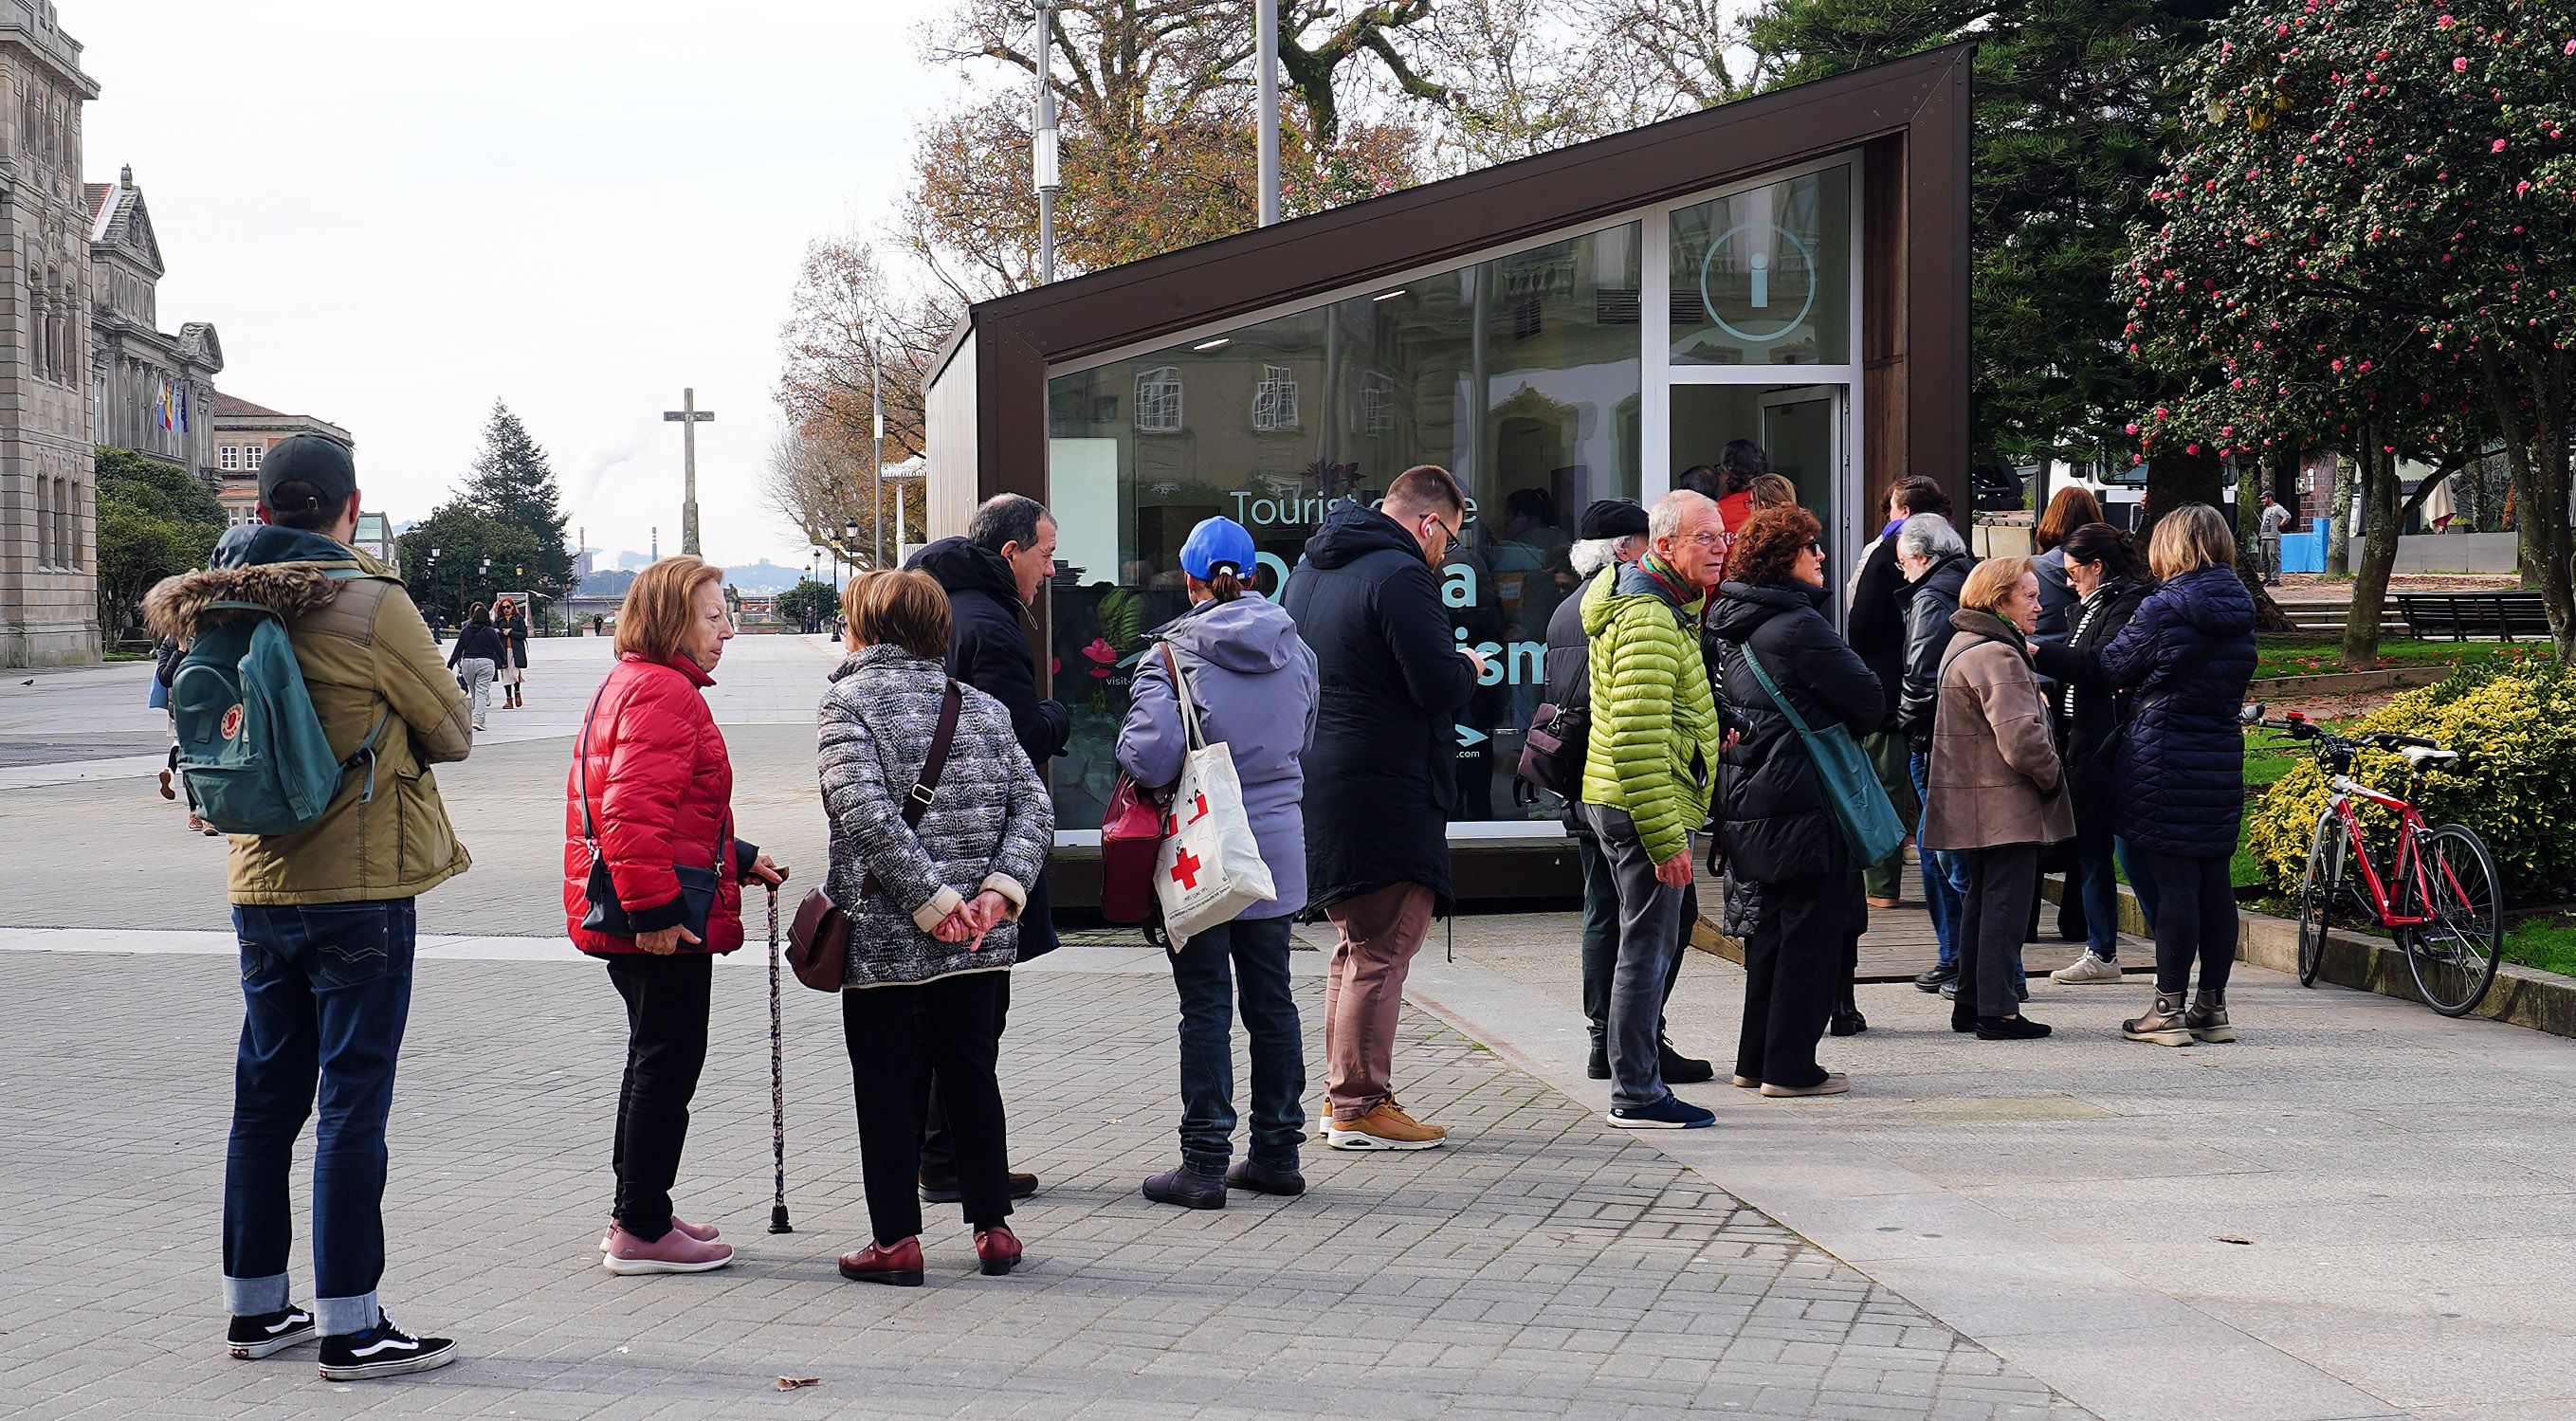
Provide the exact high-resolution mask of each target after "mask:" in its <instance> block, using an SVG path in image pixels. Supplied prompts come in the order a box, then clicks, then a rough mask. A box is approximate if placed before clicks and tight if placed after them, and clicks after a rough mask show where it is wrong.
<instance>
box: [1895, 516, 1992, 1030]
mask: <svg viewBox="0 0 2576 1421" xmlns="http://www.w3.org/2000/svg"><path fill="white" fill-rule="evenodd" d="M1896 565H1897V568H1898V569H1899V570H1900V571H1902V572H1903V573H1904V574H1905V581H1906V587H1905V589H1904V597H1905V671H1904V677H1903V684H1902V685H1901V686H1900V687H1899V688H1898V706H1897V712H1896V724H1897V729H1899V730H1900V731H1902V732H1904V735H1905V745H1906V752H1907V762H1906V763H1907V769H1908V770H1909V771H1910V772H1911V773H1912V775H1913V777H1914V799H1915V802H1916V803H1918V804H1924V803H1926V796H1927V789H1926V783H1925V776H1926V774H1927V773H1928V772H1929V771H1930V769H1931V765H1932V724H1933V720H1934V718H1935V716H1936V713H1937V712H1938V711H1939V709H1940V705H1941V655H1942V653H1943V652H1946V651H1948V650H1949V649H1950V638H1951V636H1952V635H1953V633H1954V632H1955V631H1956V630H1957V629H1956V628H1955V627H1954V626H1953V625H1952V624H1951V620H1950V616H1951V614H1952V613H1954V612H1956V611H1958V610H1959V589H1961V588H1962V587H1964V586H1966V585H1967V581H1968V569H1969V568H1970V567H1972V566H1974V565H1975V564H1974V562H1973V561H1972V560H1971V559H1970V558H1969V557H1968V545H1967V543H1966V542H1965V541H1964V540H1963V539H1961V538H1960V537H1959V530H1958V528H1957V527H1956V526H1955V525H1953V524H1952V523H1951V521H1950V519H1949V516H1948V515H1947V514H1932V513H1917V514H1915V515H1913V516H1912V517H1910V518H1907V519H1906V520H1905V522H1904V524H1903V526H1901V527H1899V528H1898V529H1897V530H1896ZM1929 813H1930V810H1929V808H1928V807H1927V808H1926V810H1925V814H1926V815H1927V817H1928V815H1929ZM1914 837H1915V848H1916V851H1917V852H1918V853H1919V854H1920V855H1921V856H1922V859H1923V902H1924V905H1925V907H1927V908H1928V909H1929V910H1930V911H1931V915H1932V933H1933V936H1934V938H1935V939H1937V941H1938V942H1939V955H1938V956H1937V957H1936V958H1935V959H1934V960H1933V963H1932V965H1931V966H1930V967H1929V968H1927V969H1925V970H1924V971H1923V972H1921V973H1919V974H1917V975H1916V976H1915V978H1914V985H1915V986H1917V987H1919V988H1921V989H1922V990H1924V991H1927V992H1938V991H1941V990H1942V989H1944V988H1945V987H1950V986H1953V985H1954V984H1955V983H1956V982H1957V981H1958V977H1959V915H1960V914H1961V913H1963V912H1965V911H1966V909H1967V897H1968V874H1967V865H1966V864H1964V863H1962V862H1960V861H1959V860H1958V859H1956V858H1954V857H1952V856H1951V855H1948V854H1944V853H1941V852H1939V851H1938V850H1936V849H1934V848H1933V847H1932V844H1931V841H1930V840H1928V839H1926V838H1925V837H1924V836H1923V831H1922V827H1921V825H1920V824H1919V823H1918V824H1917V826H1916V829H1915V835H1914Z"/></svg>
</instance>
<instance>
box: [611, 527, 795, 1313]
mask: <svg viewBox="0 0 2576 1421" xmlns="http://www.w3.org/2000/svg"><path fill="white" fill-rule="evenodd" d="M733 634H734V632H733V619H732V618H731V617H730V616H728V615H726V612H725V602H724V573H723V571H722V570H721V569H718V568H713V567H709V566H707V565H706V564H705V563H703V562H701V561H699V560H698V559H696V558H694V557H689V556H687V555H685V554H683V555H681V556H678V557H668V558H664V559H662V560H661V561H660V562H657V563H654V564H652V565H651V566H649V567H647V568H645V569H644V570H643V571H642V572H640V573H637V574H636V576H635V580H634V581H633V582H632V583H630V584H628V585H627V588H626V601H625V604H624V606H623V607H622V609H621V610H620V611H619V613H618V617H617V664H616V665H615V666H614V667H612V668H610V670H609V673H608V679H607V680H605V681H603V682H601V683H600V687H599V690H598V691H597V692H596V693H594V694H593V695H592V696H591V701H590V709H589V710H588V711H587V712H585V713H584V715H583V717H582V726H581V729H580V731H579V732H578V733H577V734H576V735H575V736H574V739H573V765H572V769H571V771H570V772H569V773H567V774H566V775H565V776H564V800H565V804H564V856H563V870H564V886H563V904H564V921H565V931H566V932H567V933H568V934H569V935H570V936H571V938H572V943H573V946H575V947H577V948H580V949H581V950H582V951H583V952H585V953H588V954H590V955H591V956H593V957H596V958H599V959H600V960H601V961H602V962H604V963H605V964H606V965H607V969H608V982H609V985H610V986H612V987H614V988H616V989H617V995H618V997H619V998H620V999H621V1000H622V1001H623V1002H624V1003H625V1006H626V1070H625V1075H624V1077H623V1078H622V1079H621V1080H620V1082H619V1084H618V1090H617V1134H616V1144H615V1146H614V1152H613V1153H612V1154H611V1155H610V1162H611V1164H612V1166H613V1167H614V1169H615V1170H616V1174H617V1194H616V1199H615V1204H614V1208H613V1211H612V1213H611V1215H610V1218H609V1224H608V1229H607V1232H606V1233H605V1234H604V1235H603V1236H602V1237H601V1239H600V1252H601V1254H602V1255H603V1256H604V1266H605V1267H606V1268H607V1269H608V1271H609V1272H611V1273H620V1274H640V1273H703V1272H706V1271H708V1270H710V1269H715V1268H722V1267H723V1266H725V1264H726V1263H728V1262H730V1261H732V1258H733V1247H732V1245H730V1244H725V1243H720V1242H718V1241H717V1239H716V1230H715V1228H714V1227H713V1226H711V1225H706V1224H691V1223H687V1222H684V1221H683V1220H681V1218H680V1217H679V1216H678V1215H677V1214H675V1213H674V1212H672V1209H673V1206H672V1202H671V1186H672V1184H673V1183H674V1182H675V1181H676V1180H677V1179H678V1177H679V1171H680V1146H681V1144H682V1142H683V1141H684V1140H686V1139H687V1137H688V1132H689V1101H690V1099H691V1098H692V1097H693V1096H695V1095H696V1093H697V1089H698V1075H699V1072H700V1071H702V1070H703V1069H704V1068H705V1066H706V1059H707V1010H708V1003H709V999H710V996H711V993H712V990H713V983H714V974H713V968H714V966H715V959H716V958H717V957H719V956H722V955H723V954H725V953H728V952H732V951H733V950H734V949H736V948H739V947H741V946H742V939H743V932H742V887H741V885H742V884H744V883H748V882H752V881H755V880H756V881H759V882H762V883H769V884H776V883H780V882H783V881H785V879H786V877H787V870H786V869H785V868H784V867H782V866H780V865H779V864H777V863H775V862H773V861H772V860H771V859H770V857H769V856H768V855H767V854H764V853H762V852H760V850H759V849H757V848H755V847H754V846H752V845H751V844H749V843H746V842H745V841H744V840H743V839H742V838H741V837H740V836H739V835H737V834H736V833H735V832H734V819H733V757H732V755H731V754H730V752H728V751H727V750H726V748H725V739H724V732H722V731H721V730H718V729H717V728H716V720H715V716H714V714H713V713H712V712H710V711H709V710H708V709H707V697H706V688H707V687H709V686H712V685H714V684H715V675H714V672H715V668H716V663H717V662H718V661H719V660H720V659H721V658H722V657H723V655H724V644H725V643H726V642H727V641H729V640H731V639H732V638H733ZM599 864H605V865H606V866H607V869H608V873H607V877H608V881H609V885H610V886H611V887H612V888H613V890H614V895H615V900H616V904H617V907H618V908H619V909H620V910H622V912H623V914H624V916H625V919H626V922H625V924H624V926H626V927H628V928H630V929H631V931H627V932H621V931H618V930H617V929H616V928H614V927H608V926H594V923H595V922H596V918H595V914H596V913H597V911H598V910H599V909H600V908H601V907H603V906H604V905H602V904H599V903H597V902H595V901H594V892H593V887H592V885H593V883H594V881H595V866H596V865H599ZM682 870H687V871H689V877H687V878H683V877H682V876H681V872H682ZM692 879H694V880H696V881H695V882H694V883H693V882H692V881H691V880H692Z"/></svg>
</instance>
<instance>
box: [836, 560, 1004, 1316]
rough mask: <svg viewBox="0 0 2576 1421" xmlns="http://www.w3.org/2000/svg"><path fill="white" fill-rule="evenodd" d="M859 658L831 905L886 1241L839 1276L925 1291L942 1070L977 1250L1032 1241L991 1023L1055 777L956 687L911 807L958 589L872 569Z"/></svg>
mask: <svg viewBox="0 0 2576 1421" xmlns="http://www.w3.org/2000/svg"><path fill="white" fill-rule="evenodd" d="M841 606H842V610H843V611H844V612H845V613H846V614H847V616H848V618H849V629H848V632H847V634H846V641H847V644H848V647H849V652H850V654H849V658H848V659H847V660H845V661H843V662H842V663H841V667H840V669H839V670H838V671H835V672H834V673H832V688H831V689H830V690H829V691H826V692H825V693H824V695H823V705H822V709H821V711H820V712H819V715H818V717H817V718H818V722H819V730H820V735H819V739H820V752H819V753H820V770H821V776H822V782H823V808H824V810H825V812H826V813H827V814H828V815H829V816H830V818H831V827H832V874H831V878H830V880H829V882H828V884H827V887H828V889H829V891H830V893H831V895H832V901H833V902H835V903H837V904H839V905H840V906H841V908H842V910H843V911H845V912H847V913H848V914H849V915H850V955H849V967H848V969H847V972H846V974H845V976H844V978H843V984H844V990H843V991H842V993H841V1025H842V1029H843V1033H844V1035H845V1036H846V1037H847V1038H848V1044H849V1051H850V1074H851V1078H852V1083H853V1084H854V1085H855V1086H856V1087H857V1094H858V1114H859V1159H860V1164H861V1168H862V1170H863V1172H864V1176H865V1182H866V1188H867V1197H868V1222H869V1224H870V1226H871V1228H872V1229H873V1231H874V1233H875V1235H876V1237H875V1239H874V1241H873V1242H871V1243H870V1244H869V1245H868V1246H867V1247H866V1248H863V1249H860V1250H858V1251H857V1252H855V1253H845V1254H843V1255H841V1260H840V1265H841V1275H842V1276H843V1277H845V1278H850V1279H854V1280H857V1281H860V1282H869V1283H891V1284H895V1285H897V1286H901V1287H917V1286H919V1285H920V1283H921V1275H922V1267H921V1239H920V1234H921V1200H920V1196H919V1195H918V1194H916V1193H915V1192H914V1191H915V1186H916V1183H917V1181H918V1179H919V1175H920V1169H921V1121H920V1118H919V1111H920V1098H919V1094H918V1089H919V1088H918V1084H917V1083H918V1081H919V1078H920V1073H921V1072H922V1071H924V1070H928V1071H930V1072H932V1073H933V1074H934V1076H935V1079H936V1085H937V1089H938V1091H939V1094H940V1098H941V1100H942V1102H943V1103H944V1104H945V1106H946V1107H947V1113H948V1123H949V1128H950V1132H951V1133H952V1135H953V1136H954V1137H955V1139H956V1144H957V1182H958V1188H959V1191H960V1193H961V1194H962V1195H963V1196H964V1197H963V1199H962V1201H961V1202H962V1203H963V1205H964V1207H965V1214H966V1222H967V1223H968V1224H969V1225H970V1226H971V1227H973V1229H974V1230H975V1256H976V1258H977V1260H978V1262H979V1263H980V1265H981V1266H982V1268H983V1271H984V1272H986V1273H1008V1272H1010V1271H1011V1269H1012V1267H1013V1266H1014V1265H1015V1264H1017V1263H1018V1262H1019V1259H1020V1241H1019V1240H1018V1239H1017V1238H1016V1237H1014V1236H1013V1235H1012V1233H1011V1230H1010V1229H1009V1228H1007V1227H1005V1226H1004V1225H1003V1222H1002V1221H1003V1220H1004V1219H1005V1218H1007V1217H1008V1216H1009V1214H1010V1212H1011V1201H1010V1183H1009V1178H1008V1168H1007V1166H1006V1165H1005V1164H1004V1162H1003V1142H1002V1090H1001V1086H1000V1084H999V1082H998V1081H997V1080H996V1079H995V1076H994V1060H995V1056H996V1054H997V1043H998V1042H999V1040H1000V1035H1001V1033H1000V1031H999V1030H998V1028H997V1022H996V1019H997V1017H998V1015H999V1013H1000V1011H1001V1007H1002V1001H1003V992H1004V990H1005V989H1006V987H1007V986H1008V978H1007V977H1006V976H1005V975H1004V974H1006V973H1007V972H1009V970H1010V968H1011V965H1012V964H1013V963H1014V962H1015V961H1016V960H1017V959H1018V945H1019V940H1018V923H1017V921H1016V920H1017V918H1018V917H1019V913H1020V909H1021V908H1022V907H1023V906H1025V905H1026V904H1027V902H1028V896H1029V885H1030V884H1032V883H1035V882H1036V881H1037V876H1038V869H1039V866H1040V865H1041V864H1043V863H1044V862H1045V860H1046V852H1047V849H1048V847H1049V845H1051V844H1052V843H1053V841H1054V837H1055V809H1054V806H1053V804H1052V803H1051V802H1050V801H1049V800H1048V798H1047V791H1046V786H1045V785H1044V784H1043V783H1042V782H1040V781H1039V779H1038V776H1037V771H1036V769H1035V768H1034V767H1033V766H1032V765H1031V764H1030V763H1029V757H1028V755H1027V753H1026V752H1024V751H1023V750H1021V749H1020V743H1019V740H1018V739H1017V737H1016V736H1014V735H1013V733H1012V730H1011V717H1010V712H1008V711H1006V710H1004V709H1003V708H1002V703H1001V702H999V701H996V700H994V699H993V698H992V697H990V696H988V695H985V694H984V693H983V692H981V691H978V690H975V689H974V688H972V687H968V686H958V687H957V688H956V691H955V694H956V695H957V696H958V699H959V705H958V712H957V719H956V723H955V729H954V732H953V738H952V740H951V743H950V745H949V749H948V756H947V763H946V764H945V766H944V767H942V768H941V770H940V772H939V774H938V776H937V780H938V782H937V783H936V784H935V785H932V786H930V787H929V788H930V799H929V803H928V806H927V808H925V809H923V810H922V811H920V817H919V819H918V821H917V822H913V823H907V822H905V818H904V810H905V805H906V803H907V801H908V800H911V799H913V798H914V797H915V796H914V795H913V789H914V787H915V786H916V785H918V784H920V783H921V782H922V781H923V779H924V778H925V773H924V763H925V761H926V760H927V759H928V756H929V752H930V749H931V747H932V743H933V741H934V739H935V737H936V734H937V729H938V726H939V724H940V722H941V719H942V715H943V713H944V709H945V704H946V700H947V697H948V695H949V694H950V687H951V686H952V685H954V684H955V683H953V682H951V681H950V680H949V677H948V672H947V668H946V658H947V654H948V633H949V623H950V617H949V610H948V595H947V594H946V593H945V592H943V591H941V590H940V587H939V584H938V582H937V581H935V580H934V579H932V578H931V576H930V575H929V574H927V573H921V572H871V573H867V574H865V575H863V576H860V577H857V578H854V579H852V580H851V582H850V586H849V590H848V591H847V592H846V593H844V594H843V595H842V600H841Z"/></svg>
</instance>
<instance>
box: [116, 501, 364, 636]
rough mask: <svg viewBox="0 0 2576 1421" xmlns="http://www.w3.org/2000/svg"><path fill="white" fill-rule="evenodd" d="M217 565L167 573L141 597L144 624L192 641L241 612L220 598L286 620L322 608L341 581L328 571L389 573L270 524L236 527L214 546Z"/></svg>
mask: <svg viewBox="0 0 2576 1421" xmlns="http://www.w3.org/2000/svg"><path fill="white" fill-rule="evenodd" d="M212 561H213V564H214V565H213V566H211V567H208V568H206V569H204V570H202V571H198V572H183V573H180V574H179V575H177V576H176V577H165V578H163V579H161V581H160V583H159V584H158V585H156V586H155V587H154V588H153V589H152V590H151V591H150V592H148V593H145V594H144V597H143V621H144V624H145V625H147V626H149V627H150V628H152V630H153V632H154V633H155V634H157V635H160V636H170V637H180V638H183V639H184V638H188V637H193V636H195V635H196V634H197V630H198V628H200V627H202V626H204V625H206V624H207V623H209V622H215V621H224V620H228V619H230V618H232V617H235V616H239V615H241V614H240V613H237V612H226V611H218V610H216V609H215V607H214V604H215V603H217V602H256V603H258V604H260V605H261V606H263V607H267V608H270V609H271V610H273V611H275V612H276V613H277V614H278V615H279V616H281V617H285V618H287V619H289V620H292V619H294V618H295V617H297V616H299V615H301V614H303V613H306V612H310V611H312V610H313V609H314V608H316V607H319V606H322V605H323V604H324V603H326V602H329V601H330V600H331V599H332V598H334V597H336V596H338V595H339V593H340V586H341V584H340V583H339V582H338V581H334V580H333V579H332V578H330V577H327V576H325V575H324V573H325V570H326V569H332V568H356V569H359V570H360V571H363V572H367V573H370V574H374V575H378V576H384V575H388V574H387V573H386V571H385V569H384V567H383V565H382V564H379V563H377V562H376V561H375V560H374V559H372V558H369V557H367V556H366V555H365V554H363V553H361V552H358V551H357V550H356V549H354V548H350V547H347V546H345V545H343V544H340V543H336V542H333V541H332V540H331V539H329V538H326V537H324V536H322V535H321V534H319V533H306V532H300V531H298V530H296V529H293V528H280V527H275V526H272V525H269V524H260V523H251V524H244V525H242V526H241V527H238V528H234V529H232V530H231V531H230V532H227V533H225V534H224V536H223V539H222V541H220V542H218V543H216V544H215V555H214V557H213V559H212Z"/></svg>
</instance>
